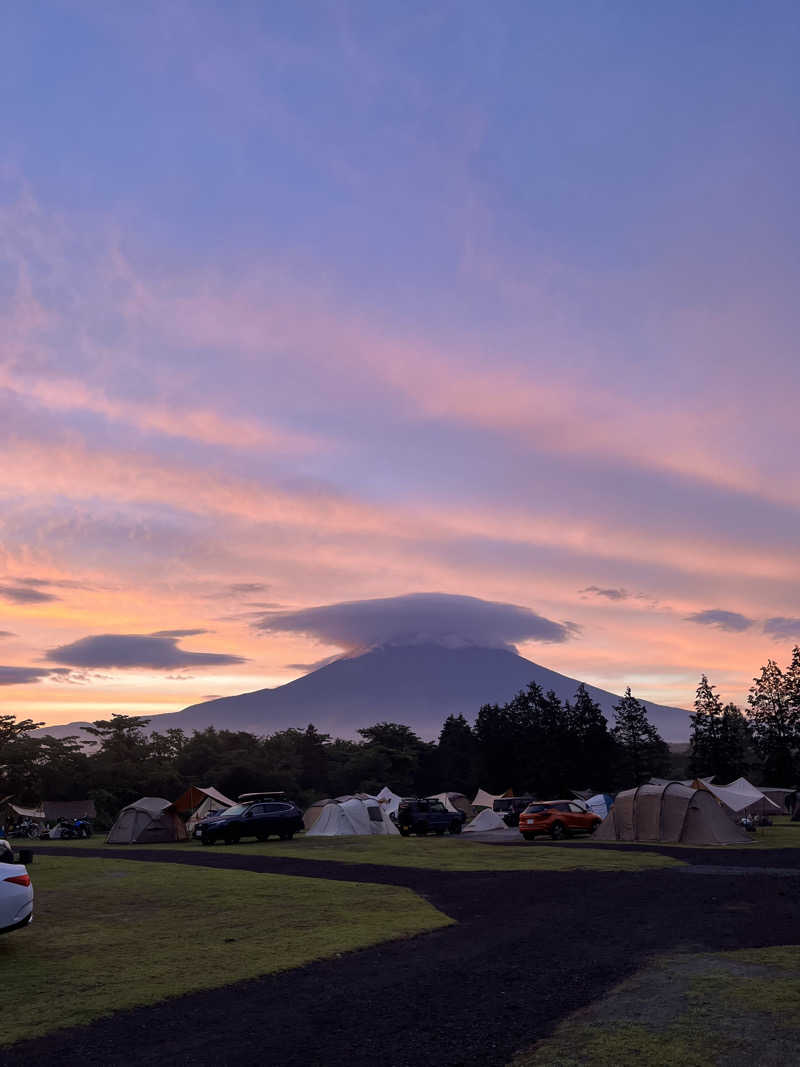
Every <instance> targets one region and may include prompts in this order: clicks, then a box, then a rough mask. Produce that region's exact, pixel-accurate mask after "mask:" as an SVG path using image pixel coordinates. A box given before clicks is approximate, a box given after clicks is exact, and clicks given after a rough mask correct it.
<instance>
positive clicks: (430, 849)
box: [43, 835, 683, 871]
mask: <svg viewBox="0 0 800 1067" xmlns="http://www.w3.org/2000/svg"><path fill="white" fill-rule="evenodd" d="M52 843H53V844H54V845H55V844H57V842H55V841H54V842H52ZM43 844H45V843H44V842H43ZM65 844H68V845H70V846H74V847H76V848H80V847H81V846H83V847H86V846H87V845H88V846H90V847H95V848H96V847H98V845H100V844H101V843H100V842H99V841H91V842H87V841H83V842H80V841H75V842H72V841H70V842H65ZM45 847H46V846H45ZM102 847H105V846H102ZM108 847H109V848H114V847H116V848H120V847H122V848H126V849H138V848H142V847H149V848H157V849H159V850H162V849H163V850H173V851H174V850H176V849H179V850H181V851H184V850H187V849H191V850H195V851H198V850H199V851H201V852H224V853H229V854H242V855H248V856H253V855H255V856H290V857H294V858H296V859H307V860H332V861H333V862H335V863H371V864H377V865H379V866H386V867H415V868H418V869H422V870H434V871H572V870H578V869H581V870H587V869H588V870H593V871H642V870H653V869H656V868H660V867H675V866H682V865H683V864H682V861H680V860H677V859H673V858H671V857H669V856H661V855H659V854H658V853H656V852H647V851H645V850H634V849H618V850H609V849H588V848H587V849H575V848H559V847H558V846H556V845H550V844H547V845H545V844H544V843H542V845H541V847H537V846H533V847H530V848H529V847H527V846H513V845H485V844H480V843H478V842H473V841H469V840H467V839H462V838H458V837H456V838H452V837H444V838H441V837H408V838H406V837H399V836H395V835H392V836H388V837H382V836H375V837H303V836H300V837H297V838H295V839H294V841H275V840H272V841H264V842H256V841H249V842H243V843H241V844H239V845H214V846H211V847H208V848H207V847H206V846H203V845H200V844H198V843H196V842H191V841H189V842H185V843H181V844H171V845H155V846H154V845H150V846H139V845H123V846H119V845H117V846H108Z"/></svg>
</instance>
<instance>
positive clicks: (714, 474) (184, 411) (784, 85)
mask: <svg viewBox="0 0 800 1067" xmlns="http://www.w3.org/2000/svg"><path fill="white" fill-rule="evenodd" d="M799 45H800V9H798V7H797V5H796V4H793V3H783V2H781V0H774V2H772V3H770V4H769V5H766V6H764V5H761V6H757V5H753V4H743V3H737V2H735V0H733V2H725V3H714V2H709V3H706V4H703V5H700V7H698V5H696V4H690V3H681V2H673V3H669V4H667V3H663V4H661V3H658V4H648V5H641V4H638V3H633V2H631V3H625V2H619V3H615V4H608V3H600V2H597V3H592V2H589V3H582V4H562V5H555V6H553V5H534V4H530V3H527V2H525V3H514V2H508V3H504V4H502V5H486V4H478V3H470V2H468V3H462V2H459V3H438V4H435V5H429V4H425V5H420V4H414V3H410V4H406V5H403V6H402V7H400V8H396V9H395V8H391V9H390V8H389V7H387V6H386V5H380V4H375V3H372V2H369V3H366V2H365V3H353V4H347V3H342V4H339V3H277V2H276V3H270V4H269V5H264V4H260V3H230V4H225V5H220V4H204V3H202V2H200V0H197V2H192V3H185V4H184V3H170V2H168V0H160V2H154V3H146V2H144V3H139V4H136V5H129V4H122V3H114V2H111V3H105V4H97V3H84V2H81V0H68V2H63V3H59V2H58V0H52V2H49V3H47V4H43V3H36V2H34V3H30V4H24V5H17V6H16V7H15V8H14V9H11V10H9V11H8V12H6V14H5V17H4V33H3V35H2V39H0V83H1V84H2V89H3V90H4V97H5V99H7V100H11V99H13V100H14V106H13V107H8V108H4V109H2V113H0V144H2V146H3V147H2V149H1V150H0V419H1V420H2V421H1V422H0V425H2V448H3V456H2V461H1V462H0V631H2V634H0V664H2V665H3V667H2V668H0V682H2V683H3V684H4V686H5V687H4V689H3V694H4V697H5V698H6V699H5V700H4V706H5V707H8V709H9V710H11V711H18V712H20V713H21V714H23V713H24V714H29V715H33V716H34V717H36V718H42V719H46V720H47V721H50V722H56V721H67V720H69V719H71V718H75V717H78V716H79V717H82V718H86V717H97V716H98V715H105V714H108V712H109V711H111V710H120V711H129V712H134V711H140V712H141V713H143V714H147V713H152V712H156V711H171V710H177V709H178V708H180V707H182V706H185V705H186V704H189V703H192V702H193V701H196V700H198V699H201V697H202V696H204V695H208V694H211V693H215V694H216V693H234V692H239V691H242V690H244V689H252V688H258V687H260V686H264V685H275V684H279V683H280V682H282V681H286V680H289V679H290V678H291V677H293V676H295V675H296V674H297V668H296V667H290V666H289V665H290V664H297V663H309V662H314V661H316V660H319V659H322V658H324V657H325V656H327V655H330V654H332V653H333V652H335V651H336V650H337V648H341V647H344V646H345V645H347V640H346V638H345V636H343V637H341V639H338V637H337V635H338V633H339V631H337V632H336V634H334V633H333V632H332V631H329V630H325V629H322V630H318V631H317V630H313V629H311V630H309V629H307V630H302V628H298V626H297V625H289V624H287V627H286V628H285V629H283V630H281V629H280V626H275V625H271V626H269V627H267V628H266V629H265V628H264V625H263V619H264V616H265V613H271V615H270V617H271V618H274V617H275V616H274V613H275V612H277V611H281V610H285V611H290V612H291V613H292V618H293V619H296V618H297V617H299V616H298V613H302V612H305V611H307V610H308V609H310V608H312V607H320V606H324V605H333V604H339V603H342V602H351V601H361V600H369V599H372V598H385V597H396V596H400V595H405V594H409V593H423V592H425V593H427V592H441V593H447V594H458V595H465V596H472V597H477V598H480V599H482V600H486V601H490V602H492V603H497V604H501V605H509V604H511V605H517V606H519V607H521V608H522V609H525V610H527V611H529V612H532V613H534V615H535V616H537V617H541V618H542V619H543V620H544V621H545V622H546V623H548V625H552V626H555V627H556V628H559V627H562V628H563V627H566V629H565V630H564V632H565V633H567V634H568V637H567V638H566V639H565V640H561V641H556V642H552V641H548V639H547V637H546V633H549V632H551V631H546V630H542V631H531V632H530V633H528V634H523V635H522V636H521V637H520V638H518V639H517V640H516V641H515V642H514V643H516V644H517V645H518V647H519V648H520V650H521V651H522V652H523V653H524V654H526V655H528V656H529V657H530V658H532V659H535V660H538V661H539V662H542V663H544V664H545V665H546V666H549V667H552V668H554V669H557V670H561V671H563V672H565V673H568V674H571V675H574V676H576V677H580V678H583V679H585V680H587V681H590V682H593V683H595V684H598V685H601V686H603V687H604V688H609V689H612V690H620V689H622V688H623V687H624V686H625V685H627V684H630V685H631V686H632V687H633V689H634V692H638V693H639V694H640V695H642V696H646V697H648V698H650V699H653V700H657V701H660V702H663V703H675V704H682V705H687V704H689V703H690V702H691V699H692V696H693V691H694V687H695V685H696V683H697V679H698V677H699V674H700V672H701V671H705V672H707V673H708V674H709V675H710V677H711V680H712V681H714V682H716V683H717V684H718V685H719V687H720V689H721V691H722V695H723V697H725V698H726V699H728V698H732V699H737V700H742V699H743V697H744V694H745V692H746V689H747V686H748V684H749V681H750V679H751V678H752V676H753V674H755V673H756V672H757V670H758V668H759V667H760V665H761V663H763V662H764V661H765V660H766V658H767V657H768V656H775V657H777V658H778V659H779V660H781V661H784V660H787V659H788V657H789V654H790V650H791V646H792V644H793V643H794V642H795V641H798V640H800V596H799V595H798V594H800V580H799V578H800V573H799V572H800V563H798V554H797V529H798V507H799V506H800V476H798V473H797V465H796V462H795V441H796V436H797V431H796V425H797V416H796V411H797V407H798V401H800V383H799V382H798V371H797V357H796V345H797V342H796V337H797V334H798V321H797V320H798V317H799V316H800V311H799V310H798V309H799V308H800V305H798V301H797V297H796V292H797V288H798V281H799V280H800V279H799V278H798V274H799V273H800V271H799V270H798V252H797V249H798V248H800V240H798V237H800V235H799V234H798V232H797V231H798V228H799V227H800V221H799V220H798V212H797V210H796V188H797V185H798V177H800V175H798V169H799V168H798V122H797V107H798V73H797V63H796V56H797V52H798V46H799ZM420 603H423V607H424V606H425V605H427V604H428V603H429V602H428V601H425V602H420ZM370 610H372V609H370ZM426 610H427V609H426ZM371 617H372V616H371ZM473 622H474V620H473V618H472V616H470V617H469V619H467V618H466V617H465V618H464V620H463V627H464V629H465V634H466V636H467V637H469V636H470V635H472V636H474V628H473ZM567 624H570V625H569V626H567ZM388 625H389V623H388V622H387V621H386V620H383V621H381V622H380V624H378V623H377V622H376V627H375V639H376V640H377V639H378V638H382V637H385V635H386V633H387V632H388V630H387V626H388ZM403 625H404V626H406V625H407V620H405V619H404V621H403ZM427 625H428V621H427V619H426V617H425V612H424V611H423V617H421V618H420V621H419V626H418V627H417V630H418V631H419V632H426V626H427ZM389 628H390V627H389ZM178 631H180V632H181V634H180V636H175V633H176V632H178ZM183 631H189V632H187V633H183ZM348 632H349V631H348ZM558 632H561V631H560V630H558ZM543 635H544V637H543ZM369 636H370V635H369V634H368V633H362V632H361V630H359V639H360V638H361V637H365V638H367V639H368V638H369ZM125 638H131V639H138V643H137V641H136V640H133V641H132V642H131V641H129V642H127V644H126V643H125V641H124V640H123V639H125ZM334 638H337V639H336V640H335V639H334ZM106 639H111V645H108V644H105V645H103V644H102V641H103V640H106ZM337 640H338V643H337ZM98 642H100V643H98ZM367 643H368V642H367ZM110 647H113V648H114V650H115V651H114V654H113V655H111V656H109V655H108V654H102V655H101V654H98V655H95V651H96V650H97V649H99V648H104V649H107V648H110ZM145 647H146V648H147V650H148V652H147V654H146V655H140V654H139V651H138V650H139V649H143V648H145ZM65 648H66V649H72V651H71V652H64V649H65ZM87 649H88V650H89V652H88V653H87ZM126 657H127V658H126ZM111 660H113V661H115V662H111ZM240 660H241V661H243V662H240ZM12 668H13V669H12Z"/></svg>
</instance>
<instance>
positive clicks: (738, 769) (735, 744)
mask: <svg viewBox="0 0 800 1067" xmlns="http://www.w3.org/2000/svg"><path fill="white" fill-rule="evenodd" d="M751 741H752V736H751V734H750V726H749V724H748V722H747V719H746V718H745V717H744V715H742V713H741V711H740V710H739V708H737V706H736V705H735V704H726V705H725V707H724V708H723V709H722V722H721V724H720V731H719V752H718V757H717V763H716V770H715V771H714V774H715V775H716V777H717V781H719V782H722V783H725V782H732V781H733V780H734V779H735V778H739V777H741V776H742V775H747V773H748V772H749V770H750V766H749V762H748V750H749V748H750V743H751Z"/></svg>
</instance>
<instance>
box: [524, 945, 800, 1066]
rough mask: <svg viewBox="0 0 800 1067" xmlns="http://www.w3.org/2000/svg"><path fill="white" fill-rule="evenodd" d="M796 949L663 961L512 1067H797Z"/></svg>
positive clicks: (799, 966)
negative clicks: (628, 1066)
mask: <svg viewBox="0 0 800 1067" xmlns="http://www.w3.org/2000/svg"><path fill="white" fill-rule="evenodd" d="M798 1048H800V946H798V945H790V946H780V947H776V948H767V949H746V950H742V951H738V952H724V953H691V954H689V953H687V954H681V955H674V956H666V957H660V958H659V959H657V960H655V961H653V962H652V963H651V964H650V965H649V966H648V967H646V968H645V969H643V970H642V971H639V972H638V974H636V975H634V977H633V978H631V979H629V980H628V981H627V982H624V983H622V985H620V986H617V988H616V989H614V990H612V991H611V992H609V993H608V994H606V995H605V996H604V997H601V998H600V999H599V1000H597V1001H595V1003H593V1004H592V1005H591V1006H590V1007H588V1008H586V1009H584V1010H583V1011H580V1012H577V1013H576V1014H575V1015H573V1016H571V1017H570V1018H568V1019H565V1020H564V1021H563V1022H562V1023H560V1024H559V1026H558V1027H557V1028H556V1030H555V1032H554V1034H553V1035H552V1036H551V1037H549V1038H546V1039H545V1040H544V1041H540V1042H538V1044H537V1045H535V1046H534V1047H533V1048H532V1049H531V1050H529V1051H528V1052H526V1053H522V1054H521V1055H519V1056H518V1057H517V1058H516V1059H515V1060H514V1064H513V1067H583V1065H589V1064H590V1065H591V1067H620V1065H622V1064H632V1063H635V1064H636V1065H637V1067H711V1065H713V1064H726V1065H727V1064H745V1063H750V1064H758V1065H759V1067H785V1065H787V1064H795V1063H798V1062H799V1061H800V1056H799V1055H798Z"/></svg>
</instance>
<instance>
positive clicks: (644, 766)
mask: <svg viewBox="0 0 800 1067" xmlns="http://www.w3.org/2000/svg"><path fill="white" fill-rule="evenodd" d="M614 711H615V713H616V719H615V724H614V729H613V730H612V731H611V733H612V735H613V736H614V739H615V741H616V742H617V745H618V747H619V754H620V772H621V774H622V776H623V778H624V780H625V781H627V782H628V783H629V784H635V785H641V784H642V783H643V782H646V781H647V780H648V779H649V778H653V777H661V776H663V775H665V774H668V773H669V766H670V755H669V746H668V745H667V744H666V742H665V741H664V740H663V739H662V738H661V736H660V734H659V733H658V730H656V728H655V726H653V724H652V723H651V722H650V721H649V719H648V718H647V709H646V708H645V707H644V705H643V704H640V703H639V701H638V700H637V699H636V697H634V696H632V695H631V690H630V686H628V688H627V689H626V690H625V695H624V696H623V697H622V698H621V699H620V702H619V704H615V705H614Z"/></svg>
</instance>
